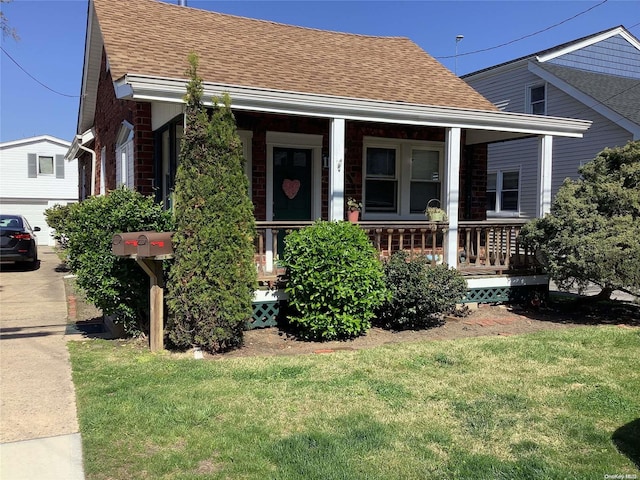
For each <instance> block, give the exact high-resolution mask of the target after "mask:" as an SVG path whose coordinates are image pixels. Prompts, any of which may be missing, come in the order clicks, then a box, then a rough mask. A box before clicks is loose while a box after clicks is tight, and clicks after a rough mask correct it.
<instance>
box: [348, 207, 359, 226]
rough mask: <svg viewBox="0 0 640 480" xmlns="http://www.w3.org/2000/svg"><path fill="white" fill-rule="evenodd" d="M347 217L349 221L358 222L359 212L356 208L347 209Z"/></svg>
mask: <svg viewBox="0 0 640 480" xmlns="http://www.w3.org/2000/svg"><path fill="white" fill-rule="evenodd" d="M347 218H348V219H349V221H350V222H351V223H358V218H360V212H359V211H358V210H349V212H347Z"/></svg>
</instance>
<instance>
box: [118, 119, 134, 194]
mask: <svg viewBox="0 0 640 480" xmlns="http://www.w3.org/2000/svg"><path fill="white" fill-rule="evenodd" d="M134 168H135V167H134V149H133V125H131V124H130V123H129V122H127V121H124V122H122V125H121V126H120V131H119V132H118V136H117V137H116V186H120V185H124V186H125V187H127V188H129V189H133V188H135V182H134Z"/></svg>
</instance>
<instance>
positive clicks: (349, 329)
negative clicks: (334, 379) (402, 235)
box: [283, 221, 386, 340]
mask: <svg viewBox="0 0 640 480" xmlns="http://www.w3.org/2000/svg"><path fill="white" fill-rule="evenodd" d="M377 255H378V254H377V252H376V250H375V249H374V248H373V246H372V245H371V243H370V242H369V239H368V238H367V236H366V234H365V233H364V231H363V230H362V229H361V228H360V227H358V226H357V225H353V224H351V223H349V222H326V221H317V222H316V223H315V224H314V225H312V226H310V227H306V228H303V229H301V230H299V231H296V232H292V233H290V234H289V235H288V236H287V237H286V240H285V248H284V255H283V257H284V262H283V263H284V266H286V268H287V273H288V275H289V279H288V283H287V287H286V292H287V293H288V294H289V304H290V306H291V307H293V309H294V310H295V313H293V314H292V315H291V316H290V317H289V320H290V322H291V324H292V325H294V326H295V327H297V328H298V329H299V334H300V336H301V337H302V338H307V339H313V340H334V339H346V338H352V337H356V336H358V335H362V334H364V333H366V332H367V330H368V329H369V328H370V327H371V319H372V317H373V316H374V313H375V310H376V308H378V307H379V306H380V305H381V304H382V302H383V301H384V300H385V298H386V290H385V287H384V277H383V273H382V264H381V263H380V261H379V260H378V258H377Z"/></svg>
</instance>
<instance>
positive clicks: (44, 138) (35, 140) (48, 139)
mask: <svg viewBox="0 0 640 480" xmlns="http://www.w3.org/2000/svg"><path fill="white" fill-rule="evenodd" d="M40 143H51V144H54V145H58V146H59V147H63V148H69V146H70V145H71V142H67V141H66V140H62V139H61V138H57V137H52V136H51V135H40V136H38V137H28V138H21V139H19V140H12V141H10V142H4V143H0V148H11V147H19V146H22V145H35V144H40Z"/></svg>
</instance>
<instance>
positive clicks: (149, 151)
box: [88, 51, 154, 195]
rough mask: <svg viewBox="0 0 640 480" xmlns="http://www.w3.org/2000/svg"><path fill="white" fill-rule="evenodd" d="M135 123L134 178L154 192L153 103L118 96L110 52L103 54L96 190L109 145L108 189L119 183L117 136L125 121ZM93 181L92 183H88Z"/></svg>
mask: <svg viewBox="0 0 640 480" xmlns="http://www.w3.org/2000/svg"><path fill="white" fill-rule="evenodd" d="M125 120H126V121H127V122H129V123H130V124H131V125H133V126H134V137H133V138H134V140H133V141H134V156H135V158H134V169H135V171H134V178H135V184H136V187H137V189H138V191H139V192H141V193H143V194H145V195H150V194H151V193H152V187H153V178H154V171H153V169H154V165H153V132H152V130H151V104H150V103H144V102H134V101H131V100H119V99H117V98H116V95H115V90H114V87H113V79H112V78H111V72H110V71H107V68H106V56H105V54H104V51H103V54H102V65H101V68H100V78H99V81H98V92H97V99H96V112H95V117H94V130H95V137H96V139H95V142H94V146H93V148H94V151H95V152H96V158H97V162H96V163H97V165H96V179H95V180H94V181H95V182H96V194H100V193H104V192H100V175H101V172H100V169H101V162H100V158H101V152H102V148H103V147H104V148H105V153H106V164H105V186H106V189H107V190H112V189H114V188H115V187H116V140H117V136H118V133H119V131H120V127H121V125H122V122H123V121H125ZM88 185H90V184H88Z"/></svg>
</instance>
